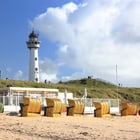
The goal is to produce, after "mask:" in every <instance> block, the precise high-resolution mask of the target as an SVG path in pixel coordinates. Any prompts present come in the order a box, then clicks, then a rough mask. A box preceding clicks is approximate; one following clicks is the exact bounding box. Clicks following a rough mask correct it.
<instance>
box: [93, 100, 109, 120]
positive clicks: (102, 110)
mask: <svg viewBox="0 0 140 140" xmlns="http://www.w3.org/2000/svg"><path fill="white" fill-rule="evenodd" d="M93 105H94V106H95V108H96V109H95V110H94V116H95V117H110V116H111V115H110V105H109V103H108V102H93Z"/></svg>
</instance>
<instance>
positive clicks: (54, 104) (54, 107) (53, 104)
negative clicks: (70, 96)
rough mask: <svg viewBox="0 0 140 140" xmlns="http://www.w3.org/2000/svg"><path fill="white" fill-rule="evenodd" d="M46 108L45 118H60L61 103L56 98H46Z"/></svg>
mask: <svg viewBox="0 0 140 140" xmlns="http://www.w3.org/2000/svg"><path fill="white" fill-rule="evenodd" d="M46 103H47V107H46V108H45V114H44V115H45V116H48V117H57V116H61V112H62V102H61V100H60V99H57V98H46Z"/></svg>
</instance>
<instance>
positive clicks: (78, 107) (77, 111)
mask: <svg viewBox="0 0 140 140" xmlns="http://www.w3.org/2000/svg"><path fill="white" fill-rule="evenodd" d="M68 104H69V106H68V107H67V116H79V115H83V114H84V108H85V106H84V103H83V102H81V101H77V100H73V99H68Z"/></svg>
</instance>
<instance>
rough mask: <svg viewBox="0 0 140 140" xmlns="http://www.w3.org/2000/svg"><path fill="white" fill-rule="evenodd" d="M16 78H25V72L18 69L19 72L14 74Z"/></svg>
mask: <svg viewBox="0 0 140 140" xmlns="http://www.w3.org/2000/svg"><path fill="white" fill-rule="evenodd" d="M14 79H16V80H21V79H24V78H23V72H22V71H21V70H18V72H17V73H16V74H15V75H14Z"/></svg>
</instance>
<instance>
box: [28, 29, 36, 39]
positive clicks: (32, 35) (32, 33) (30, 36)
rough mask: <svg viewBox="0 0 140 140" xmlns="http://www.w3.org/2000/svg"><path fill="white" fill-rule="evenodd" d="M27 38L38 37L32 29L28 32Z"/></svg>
mask: <svg viewBox="0 0 140 140" xmlns="http://www.w3.org/2000/svg"><path fill="white" fill-rule="evenodd" d="M29 38H38V34H36V33H35V32H34V30H33V31H32V32H31V33H30V34H29Z"/></svg>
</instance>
